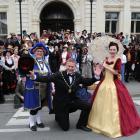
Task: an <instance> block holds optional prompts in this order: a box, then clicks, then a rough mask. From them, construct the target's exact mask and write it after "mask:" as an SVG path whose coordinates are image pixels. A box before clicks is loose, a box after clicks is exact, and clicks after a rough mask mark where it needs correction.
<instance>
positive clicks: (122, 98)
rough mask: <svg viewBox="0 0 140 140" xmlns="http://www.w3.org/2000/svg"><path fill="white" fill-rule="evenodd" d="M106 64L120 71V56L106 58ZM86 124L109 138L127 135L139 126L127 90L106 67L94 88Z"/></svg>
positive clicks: (139, 120) (137, 116) (139, 119)
mask: <svg viewBox="0 0 140 140" xmlns="http://www.w3.org/2000/svg"><path fill="white" fill-rule="evenodd" d="M106 64H107V65H108V66H109V67H111V68H113V69H115V70H117V71H118V72H120V69H121V60H120V58H116V60H115V61H114V62H108V60H107V61H106ZM87 126H88V127H89V128H91V129H92V131H94V132H97V133H101V134H104V135H106V136H109V137H111V138H116V137H120V136H129V135H131V134H133V133H135V132H136V131H137V130H138V129H139V128H140V117H139V115H138V113H137V111H136V108H135V106H134V103H133V101H132V99H131V96H130V95H129V92H128V90H127V89H126V87H125V86H124V84H123V83H122V82H121V80H120V79H119V76H117V75H113V74H112V73H111V72H110V71H109V70H107V69H105V76H104V79H103V80H102V81H101V82H100V83H99V85H98V86H97V88H96V89H95V92H94V95H93V104H92V108H91V112H90V114H89V119H88V125H87Z"/></svg>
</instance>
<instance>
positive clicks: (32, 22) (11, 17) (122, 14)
mask: <svg viewBox="0 0 140 140" xmlns="http://www.w3.org/2000/svg"><path fill="white" fill-rule="evenodd" d="M57 5H58V7H60V9H58V11H56V9H57ZM51 6H52V7H53V9H54V11H55V12H56V13H52V14H51V12H52V11H53V10H52V11H51V10H50V8H49V7H51ZM55 6H56V9H55ZM64 7H65V8H64ZM21 9H22V29H23V30H26V31H27V32H28V33H31V32H36V33H37V34H38V35H40V32H41V30H42V29H43V28H44V29H46V28H47V21H49V25H50V27H53V26H51V24H52V25H53V23H56V22H57V19H58V22H57V23H58V24H59V21H61V22H62V24H64V23H65V27H66V25H68V24H70V23H71V28H72V29H73V30H80V31H82V30H84V29H86V30H87V31H88V32H90V28H91V24H90V23H91V2H90V0H22V3H21ZM47 9H49V10H48V11H47ZM43 12H44V13H43ZM57 13H59V14H57ZM66 13H67V14H66ZM41 15H43V18H42V16H41ZM45 15H46V17H45ZM71 15H72V18H70V17H71ZM67 16H68V17H69V18H67ZM61 18H62V19H63V20H61ZM66 19H67V21H68V20H69V21H68V22H66ZM43 20H44V21H46V22H44V24H42V23H43ZM53 21H54V22H53ZM67 23H68V24H67ZM54 26H55V25H54ZM57 27H58V25H57ZM60 27H61V25H60ZM11 32H14V33H17V34H19V33H20V14H19V2H18V0H0V36H1V37H3V36H6V35H8V34H9V33H11ZM92 32H106V33H119V32H124V34H126V33H127V34H140V0H93V2H92Z"/></svg>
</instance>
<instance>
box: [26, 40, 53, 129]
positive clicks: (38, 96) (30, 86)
mask: <svg viewBox="0 0 140 140" xmlns="http://www.w3.org/2000/svg"><path fill="white" fill-rule="evenodd" d="M30 54H31V56H32V57H33V58H34V60H35V64H34V68H33V70H34V72H35V73H36V75H39V76H42V77H49V76H50V74H51V71H50V68H49V65H48V64H47V63H46V62H45V56H46V55H47V54H48V48H47V47H45V45H44V44H42V43H36V44H35V45H34V46H33V48H32V49H31V50H30ZM51 90H52V86H51V84H44V83H40V82H36V81H33V80H32V79H30V77H29V76H28V75H27V76H26V83H25V93H24V107H25V108H27V109H29V110H30V116H29V127H30V129H31V130H32V131H37V127H40V128H44V127H45V125H44V124H43V123H42V121H41V118H40V110H41V109H42V107H43V105H44V104H45V103H46V101H47V105H48V107H49V109H50V110H51V109H52V107H51Z"/></svg>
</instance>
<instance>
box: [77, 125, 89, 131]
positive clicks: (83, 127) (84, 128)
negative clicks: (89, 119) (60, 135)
mask: <svg viewBox="0 0 140 140" xmlns="http://www.w3.org/2000/svg"><path fill="white" fill-rule="evenodd" d="M76 128H77V129H81V130H83V131H87V132H90V131H92V130H91V129H90V128H88V127H86V126H77V127H76Z"/></svg>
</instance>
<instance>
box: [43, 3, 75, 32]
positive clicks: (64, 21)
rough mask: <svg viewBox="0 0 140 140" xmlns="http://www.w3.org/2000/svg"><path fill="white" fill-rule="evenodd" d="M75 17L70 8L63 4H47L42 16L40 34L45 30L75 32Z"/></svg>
mask: <svg viewBox="0 0 140 140" xmlns="http://www.w3.org/2000/svg"><path fill="white" fill-rule="evenodd" d="M73 19H74V15H73V12H72V10H71V9H70V7H69V6H68V5H67V4H65V3H63V2H60V1H59V2H51V3H49V4H47V5H46V6H45V7H44V8H43V10H42V12H41V14H40V20H41V23H40V32H41V33H42V31H43V30H51V31H60V30H61V29H70V30H74V22H73Z"/></svg>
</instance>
